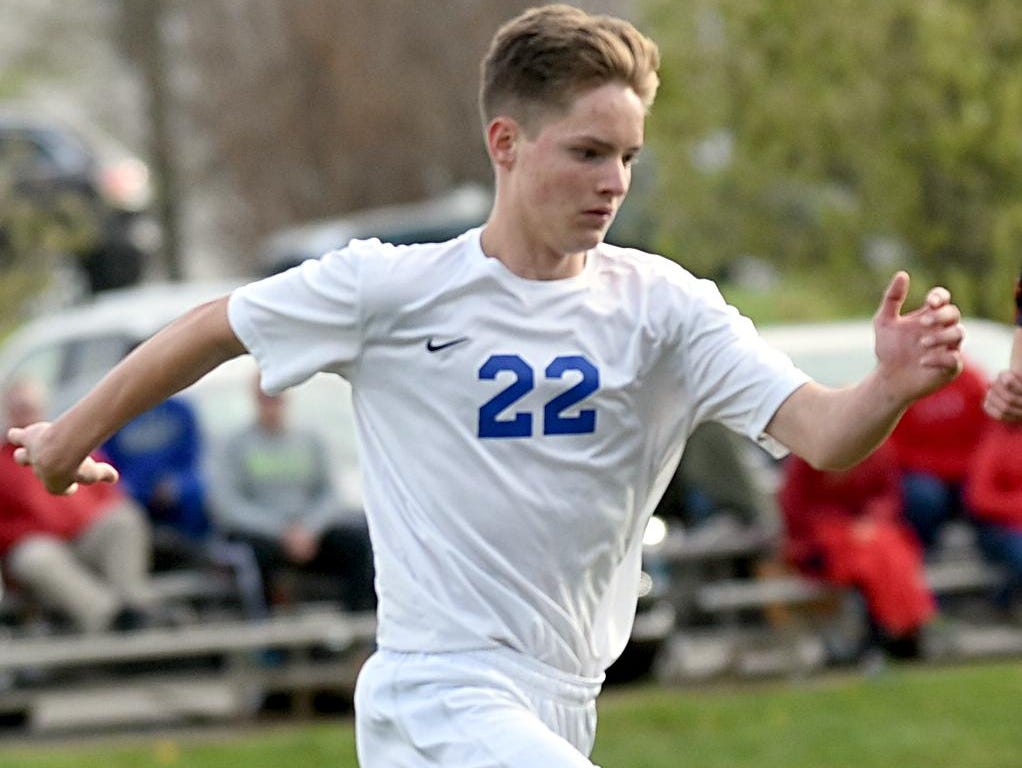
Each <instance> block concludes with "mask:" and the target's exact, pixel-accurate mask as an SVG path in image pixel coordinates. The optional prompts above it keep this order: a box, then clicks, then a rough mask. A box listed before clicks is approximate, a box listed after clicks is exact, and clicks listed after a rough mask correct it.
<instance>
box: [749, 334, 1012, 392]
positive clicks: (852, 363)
mask: <svg viewBox="0 0 1022 768" xmlns="http://www.w3.org/2000/svg"><path fill="white" fill-rule="evenodd" d="M962 322H963V325H964V326H965V331H966V332H965V342H964V344H963V345H962V352H963V354H964V355H966V356H967V357H968V358H969V359H971V360H972V361H973V362H975V363H976V364H977V365H978V366H979V367H980V368H982V369H983V371H984V372H985V373H986V374H987V376H988V377H993V376H994V375H995V374H996V373H997V372H998V371H1000V370H1003V369H1004V368H1006V367H1007V365H1008V356H1009V353H1010V350H1011V340H1012V335H1013V329H1012V327H1011V326H1009V325H1006V324H1004V323H997V322H993V321H991V320H982V319H979V318H966V319H964V320H963V321H962ZM760 333H761V334H762V336H763V337H764V338H765V339H766V340H767V342H769V343H770V344H771V345H772V346H774V347H777V348H778V349H781V350H783V351H784V352H786V353H787V354H788V355H789V356H791V358H792V360H794V361H795V364H796V365H797V366H799V367H800V368H801V369H802V370H804V371H805V372H806V373H808V374H809V375H810V376H812V377H813V378H814V379H816V380H817V381H819V382H820V383H821V384H826V385H828V386H832V387H840V386H844V385H847V384H851V383H853V382H855V381H858V380H859V379H861V378H862V377H863V376H865V375H866V374H867V373H868V372H869V371H870V370H871V369H872V367H873V365H874V363H875V361H876V358H875V357H874V354H873V323H872V320H869V319H865V318H864V319H857V320H840V321H834V322H818V323H778V324H770V325H764V326H763V327H761V328H760Z"/></svg>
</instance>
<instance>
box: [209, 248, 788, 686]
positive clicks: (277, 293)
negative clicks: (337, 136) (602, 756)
mask: <svg viewBox="0 0 1022 768" xmlns="http://www.w3.org/2000/svg"><path fill="white" fill-rule="evenodd" d="M479 237H480V230H478V229H476V230H471V231H469V232H466V233H465V234H464V235H462V236H461V237H459V238H457V239H455V240H452V241H450V242H447V243H440V244H427V245H414V246H391V245H385V244H381V243H380V242H379V241H377V240H367V241H353V242H352V243H351V244H350V245H349V246H348V247H347V248H345V249H343V250H340V251H336V252H333V253H330V254H327V255H326V256H324V257H323V258H322V259H320V260H313V261H309V262H306V263H305V264H303V265H301V266H299V267H296V268H294V269H292V270H290V271H288V272H285V273H283V274H281V275H276V276H274V277H270V278H267V279H265V280H262V281H259V282H256V283H253V284H251V285H248V286H245V287H243V288H240V289H238V290H236V291H235V292H234V294H233V295H232V296H231V299H230V303H229V318H230V322H231V325H232V327H233V329H234V331H235V332H236V333H237V335H238V337H239V338H240V339H241V341H242V342H243V343H244V345H245V346H246V347H247V348H248V350H249V351H250V352H251V353H252V354H253V355H254V356H255V358H256V360H257V361H258V363H259V367H260V369H261V371H262V386H263V387H264V389H266V390H267V391H268V392H277V391H280V390H282V389H284V388H286V387H289V386H291V385H294V384H297V383H299V382H301V381H303V380H305V379H306V378H308V377H309V376H311V375H312V374H313V373H315V372H317V371H328V372H335V373H337V374H339V375H340V376H343V377H344V378H345V379H347V380H348V381H349V382H350V383H351V386H352V398H353V403H354V408H355V415H356V423H357V429H358V433H359V439H360V448H361V464H362V472H363V486H364V495H365V507H366V514H367V517H368V520H369V527H370V532H371V535H372V540H373V547H374V553H375V559H376V579H377V581H376V584H377V591H378V593H379V609H378V611H379V627H378V643H379V645H380V646H381V647H383V648H389V649H392V650H397V651H427V652H432V651H435V652H444V651H457V650H468V649H478V648H487V647H494V646H507V647H510V648H513V649H516V650H519V651H521V652H523V653H526V654H528V655H529V656H532V657H534V658H536V659H538V660H540V661H542V662H545V663H546V664H549V665H552V666H554V667H556V668H558V669H560V670H562V671H564V672H567V673H569V674H575V675H581V676H594V675H598V674H600V673H602V671H603V670H604V669H605V668H606V667H607V666H608V665H609V664H610V663H611V662H612V661H613V660H614V659H615V658H616V657H617V656H618V655H619V654H620V653H621V651H622V650H623V648H624V646H625V643H626V642H627V640H628V636H629V634H630V632H631V626H632V622H633V619H634V614H635V605H636V594H637V585H638V579H639V573H640V565H641V563H640V560H641V541H642V534H643V531H644V527H645V524H646V522H647V519H648V517H649V515H650V514H651V511H652V509H653V507H654V506H655V503H656V501H657V499H658V498H659V496H660V494H661V493H662V492H663V489H664V487H665V486H666V484H667V481H668V479H669V478H670V476H671V474H672V473H673V471H674V469H675V467H676V465H677V462H678V459H679V458H680V456H681V451H682V448H683V447H684V444H685V440H686V439H687V437H688V435H689V434H690V433H691V432H692V430H693V429H694V428H695V426H696V425H697V424H698V423H699V422H701V421H705V420H716V421H721V422H723V423H724V424H726V425H727V426H729V427H731V428H732V429H734V430H735V431H737V432H740V433H743V434H746V435H748V436H750V437H752V438H754V439H765V438H764V437H763V430H764V429H765V426H766V424H767V422H768V421H769V420H770V418H771V417H772V415H773V414H774V412H775V411H776V409H777V408H778V406H779V405H780V404H781V403H782V402H783V401H784V400H785V398H787V397H788V396H789V395H790V394H791V393H792V392H793V391H794V390H795V389H796V388H797V387H799V386H800V385H801V384H803V383H804V382H805V381H806V377H805V375H804V374H802V373H801V372H800V371H798V370H797V369H796V368H795V367H794V366H793V365H792V363H791V362H790V360H788V358H786V357H785V356H784V355H782V354H780V353H778V352H776V351H774V350H772V349H770V348H768V347H767V346H766V345H765V344H764V343H763V342H762V341H761V340H760V338H759V336H758V335H757V333H756V332H755V329H754V328H753V325H752V323H751V322H749V321H748V320H747V319H745V318H743V317H741V316H740V315H739V314H738V313H737V312H736V311H735V310H734V309H733V308H732V307H729V306H728V305H726V304H725V302H724V300H723V299H722V298H721V296H720V294H719V292H718V291H717V289H716V287H715V286H714V285H713V284H712V283H710V282H708V281H705V280H699V279H696V278H695V277H693V276H692V275H691V274H689V273H688V272H686V271H685V270H683V269H682V268H681V267H679V266H678V265H677V264H674V263H672V262H670V261H668V260H667V259H664V258H662V257H659V256H654V255H651V254H647V253H643V252H640V251H635V250H626V249H621V248H617V247H613V246H610V245H606V244H604V245H600V246H598V247H597V248H595V249H593V250H592V251H590V252H589V253H588V254H587V256H586V262H585V267H584V269H583V271H582V273H581V274H579V275H578V276H576V277H571V278H567V279H562V280H552V281H537V280H527V279H523V278H521V277H518V276H516V275H515V274H513V273H512V272H510V271H509V270H508V269H507V268H506V267H505V266H504V265H503V264H502V263H501V262H500V261H499V260H497V259H494V258H488V257H487V256H486V255H485V254H484V253H483V251H482V249H481V247H480V244H479Z"/></svg>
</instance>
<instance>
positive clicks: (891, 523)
mask: <svg viewBox="0 0 1022 768" xmlns="http://www.w3.org/2000/svg"><path fill="white" fill-rule="evenodd" d="M779 501H780V506H781V511H782V512H783V514H784V519H785V524H786V526H787V541H786V552H785V554H786V557H787V559H788V560H789V562H791V563H792V564H793V565H794V566H795V567H797V568H798V569H799V570H801V571H802V572H803V573H805V574H807V575H810V576H814V577H817V578H820V579H823V580H825V581H828V582H830V583H833V584H840V585H844V586H853V587H855V588H857V589H858V590H859V591H860V592H862V594H863V597H864V598H865V599H866V605H867V608H868V610H869V612H870V615H871V616H872V617H873V619H874V621H876V623H877V624H878V625H879V626H880V627H881V628H882V629H884V630H885V631H886V632H887V633H888V634H890V635H891V636H892V637H899V636H903V635H905V634H908V633H911V632H913V631H914V630H916V629H918V628H919V627H920V626H922V625H923V624H924V623H926V621H927V620H928V619H929V618H930V617H931V616H932V615H933V613H934V611H935V610H936V603H935V601H934V598H933V595H932V594H931V593H930V590H929V588H928V587H927V585H926V581H925V576H924V571H923V557H922V549H921V547H920V546H919V543H918V542H917V541H916V539H915V537H914V535H913V534H912V532H911V531H910V530H909V529H908V528H907V526H905V524H904V523H903V522H902V520H901V510H902V504H901V490H900V479H899V474H898V470H897V466H896V464H895V462H894V453H893V448H891V447H890V445H889V444H885V445H883V446H881V447H880V449H878V450H877V451H876V452H875V453H874V454H873V455H872V456H869V457H868V458H866V459H865V460H863V461H862V462H861V463H860V464H858V465H857V466H856V467H853V468H852V469H850V470H847V471H845V472H821V471H819V470H816V469H813V468H812V467H811V466H810V465H809V464H807V463H806V462H805V461H803V460H802V459H799V458H797V457H794V456H793V457H792V458H790V459H788V461H787V463H786V464H785V476H784V482H783V485H782V487H781V491H780V496H779Z"/></svg>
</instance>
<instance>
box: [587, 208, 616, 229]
mask: <svg viewBox="0 0 1022 768" xmlns="http://www.w3.org/2000/svg"><path fill="white" fill-rule="evenodd" d="M582 217H583V218H584V219H585V220H586V221H587V222H589V223H590V224H593V225H594V226H601V227H602V226H606V225H608V224H610V222H611V220H612V219H613V218H614V209H613V208H611V207H609V206H599V207H597V208H589V209H587V210H585V211H582Z"/></svg>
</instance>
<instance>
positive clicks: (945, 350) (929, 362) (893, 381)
mask: <svg viewBox="0 0 1022 768" xmlns="http://www.w3.org/2000/svg"><path fill="white" fill-rule="evenodd" d="M908 286H909V277H908V273H906V272H898V273H896V274H895V275H894V277H893V278H892V279H891V282H890V285H888V286H887V291H886V292H885V293H884V298H883V300H882V301H881V303H880V307H879V309H877V312H876V314H875V315H874V316H873V329H874V332H875V335H876V341H875V351H876V356H877V364H878V372H879V374H880V375H881V377H882V378H883V380H884V381H885V383H886V384H887V386H888V387H889V391H890V392H891V394H892V396H894V397H895V398H897V399H898V400H899V401H902V402H904V403H906V404H907V403H909V402H911V401H913V400H916V399H918V398H920V397H923V396H924V395H928V394H929V393H930V392H933V391H935V390H937V389H939V388H940V387H942V386H944V385H945V384H947V383H948V382H949V381H951V380H952V379H954V378H955V377H956V376H957V375H958V374H959V373H960V372H961V370H962V353H961V346H962V341H963V340H964V338H965V330H964V328H963V327H962V324H961V319H962V315H961V312H960V311H959V309H958V307H957V306H955V305H954V304H952V303H951V294H950V292H948V290H947V289H946V288H940V287H937V288H931V289H930V291H929V292H928V293H927V294H926V299H925V301H924V302H923V304H922V306H920V307H919V308H918V309H915V310H913V311H911V312H908V313H906V314H902V313H901V310H902V307H903V306H904V304H905V299H906V297H907V296H908Z"/></svg>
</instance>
